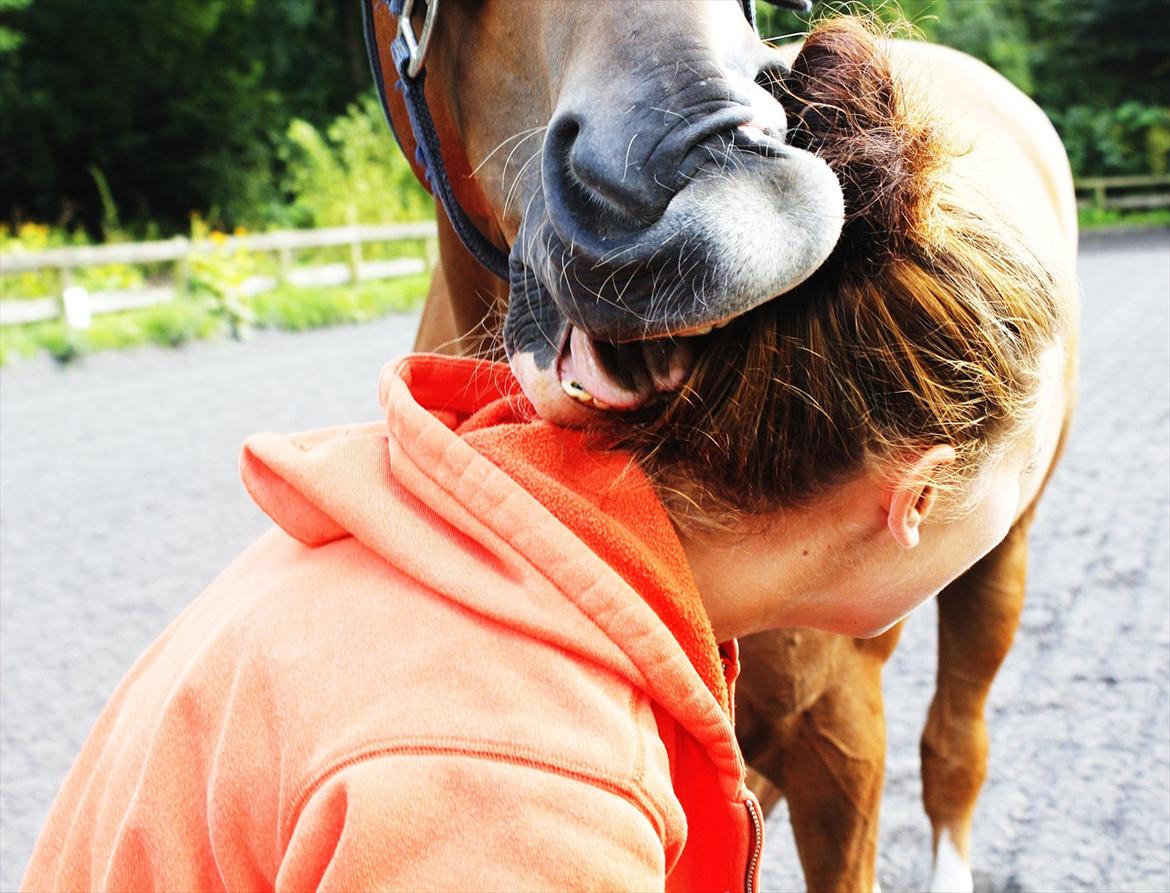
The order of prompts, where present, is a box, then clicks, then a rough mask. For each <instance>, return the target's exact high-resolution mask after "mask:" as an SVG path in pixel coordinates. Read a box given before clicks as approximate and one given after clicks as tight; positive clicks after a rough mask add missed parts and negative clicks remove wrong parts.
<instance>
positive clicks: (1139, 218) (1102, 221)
mask: <svg viewBox="0 0 1170 893" xmlns="http://www.w3.org/2000/svg"><path fill="white" fill-rule="evenodd" d="M1077 216H1078V218H1079V223H1080V228H1081V231H1082V232H1083V231H1086V230H1094V229H1111V228H1114V227H1119V226H1121V227H1131V226H1140V227H1150V226H1157V227H1170V208H1152V209H1150V210H1141V211H1121V210H1118V209H1117V208H1096V207H1092V206H1089V207H1086V208H1081V209H1080V211H1079V212H1078V215H1077Z"/></svg>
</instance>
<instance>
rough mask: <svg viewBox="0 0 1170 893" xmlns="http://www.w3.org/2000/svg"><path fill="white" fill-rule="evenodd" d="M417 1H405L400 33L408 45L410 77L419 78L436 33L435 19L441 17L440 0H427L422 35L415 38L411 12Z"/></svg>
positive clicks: (401, 14) (407, 67) (399, 17)
mask: <svg viewBox="0 0 1170 893" xmlns="http://www.w3.org/2000/svg"><path fill="white" fill-rule="evenodd" d="M414 3H415V0H403V3H402V12H401V13H399V15H398V33H399V34H400V35H401V36H402V39H403V41H405V43H406V49H407V52H409V54H410V58H409V60H408V61H407V63H406V74H407V76H408V77H412V78H415V77H418V73H419V72H420V71H422V67H423V62H424V61H425V60H426V58H427V50H428V49H429V47H430V45H431V35H432V34H433V33H434V31H435V19H437V18H438V17H439V0H426V4H427V11H426V17H425V18H424V19H423V26H422V34H421V35H419V36H418V37H417V38H416V37H415V36H414V26H413V25H412V24H411V22H410V17H411V12H412V11H413V10H414Z"/></svg>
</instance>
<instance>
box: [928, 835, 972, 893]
mask: <svg viewBox="0 0 1170 893" xmlns="http://www.w3.org/2000/svg"><path fill="white" fill-rule="evenodd" d="M974 888H975V881H974V879H972V877H971V866H970V865H968V864H967V860H966V859H964V858H963V854H962V853H960V852H959V849H958V847H956V846H955V841H954V839H953V838H952V837H951V832H950V829H948V828H944V829H943V832H942V834H940V835H939V838H938V849H937V850H936V851H935V854H934V869H933V871H931V874H930V893H972V890H974Z"/></svg>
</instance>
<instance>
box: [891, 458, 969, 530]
mask: <svg viewBox="0 0 1170 893" xmlns="http://www.w3.org/2000/svg"><path fill="white" fill-rule="evenodd" d="M954 461H955V448H954V447H952V446H946V445H941V444H940V445H939V446H933V447H931V448H930V449H929V450H927V451H926V452H925V453H923V454H922V455H921V456H919V457H918V459H917V460H916V461H915V462H914V464H913V465H911V466H910V467H908V468H906V469H905V470H904V471H903V472H902V474H901V475H900V476H899V478H898V479H897V480H895V481H894V483H893V485H892V486H891V488H890V490H889V507H888V508H887V509H886V526H887V527H888V528H889V531H890V534H891V535H892V536H893V537H894V541H895V542H896V543H897V544H898V545H899V546H901V547H902V548H903V549H913V548H914V547H915V546H917V545H918V541H919V539H920V538H921V535H920V528H921V527H922V522H923V521H925V520H926V516H927V515H929V514H930V511H931V509H932V508H934V504H935V501H936V499H937V497H938V487H937V486H936V484H935V483H934V482H935V481H936V480H938V471H939V470H940V469H941V468H942V467H943V466H944V465H949V464H950V463H951V462H954Z"/></svg>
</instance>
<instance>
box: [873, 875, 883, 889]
mask: <svg viewBox="0 0 1170 893" xmlns="http://www.w3.org/2000/svg"><path fill="white" fill-rule="evenodd" d="M873 893H882V882H881V881H879V880H878V879H877V878H876V877H875V878H874V879H873Z"/></svg>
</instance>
